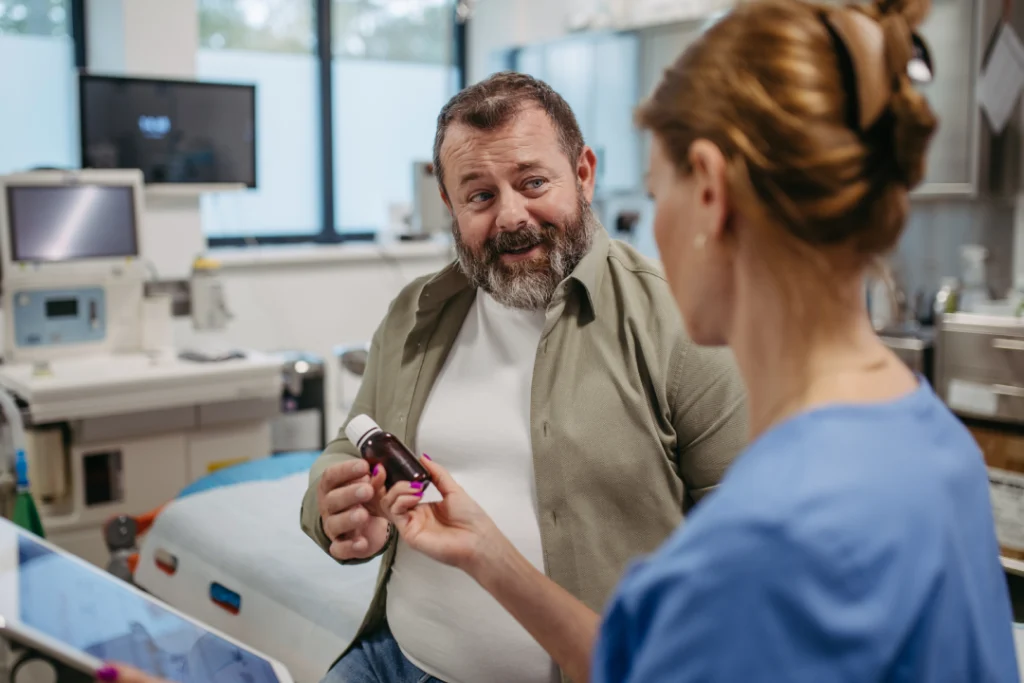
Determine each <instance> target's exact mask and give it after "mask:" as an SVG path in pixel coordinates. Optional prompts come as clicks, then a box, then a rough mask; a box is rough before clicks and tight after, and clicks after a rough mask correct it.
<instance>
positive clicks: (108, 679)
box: [96, 666, 117, 683]
mask: <svg viewBox="0 0 1024 683" xmlns="http://www.w3.org/2000/svg"><path fill="white" fill-rule="evenodd" d="M96 678H98V679H100V680H101V681H103V683H114V681H116V680H117V669H115V668H114V667H112V666H104V667H101V668H99V669H97V670H96Z"/></svg>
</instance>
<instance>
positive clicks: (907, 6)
mask: <svg viewBox="0 0 1024 683" xmlns="http://www.w3.org/2000/svg"><path fill="white" fill-rule="evenodd" d="M930 9H931V1H930V0H877V2H876V4H875V12H876V13H877V14H876V19H877V20H878V22H879V23H880V24H881V26H882V32H883V34H884V36H885V56H886V65H887V67H888V69H889V73H890V74H891V75H892V77H893V79H894V83H893V92H892V96H891V99H890V100H889V111H890V113H891V115H892V154H893V160H894V161H895V163H896V169H897V171H898V173H897V178H898V179H899V180H900V182H902V183H903V184H905V185H906V186H907V187H908V188H911V189H912V188H914V187H916V186H917V185H918V183H920V182H921V180H922V179H923V178H924V172H925V160H926V155H927V151H928V142H929V141H930V140H931V137H932V135H933V133H934V132H935V127H936V125H937V120H936V118H935V114H934V113H933V112H932V109H931V107H930V106H929V104H928V100H927V99H925V97H924V95H922V94H921V93H920V92H919V91H918V90H917V89H916V88H915V87H914V84H913V83H911V81H910V76H909V75H908V74H907V66H908V64H909V63H910V59H911V58H912V57H913V55H914V43H913V40H914V34H913V29H914V28H915V27H916V26H919V25H920V24H921V22H923V21H924V19H925V17H926V16H927V15H928V11H929V10H930Z"/></svg>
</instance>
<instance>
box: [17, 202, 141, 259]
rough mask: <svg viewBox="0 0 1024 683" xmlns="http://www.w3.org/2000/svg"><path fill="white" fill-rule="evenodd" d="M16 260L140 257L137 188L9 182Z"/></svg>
mask: <svg viewBox="0 0 1024 683" xmlns="http://www.w3.org/2000/svg"><path fill="white" fill-rule="evenodd" d="M7 219H8V224H9V225H10V231H11V234H10V236H11V260H12V261H71V260H76V259H89V258H114V257H120V256H138V254H139V245H138V239H137V234H136V226H135V197H134V194H133V188H132V187H128V186H120V185H8V186H7Z"/></svg>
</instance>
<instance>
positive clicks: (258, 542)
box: [134, 453, 378, 683]
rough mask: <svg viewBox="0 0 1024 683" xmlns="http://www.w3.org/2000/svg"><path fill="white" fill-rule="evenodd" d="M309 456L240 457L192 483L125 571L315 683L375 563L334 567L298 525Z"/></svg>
mask: <svg viewBox="0 0 1024 683" xmlns="http://www.w3.org/2000/svg"><path fill="white" fill-rule="evenodd" d="M317 455H318V454H316V453H297V454H289V455H283V456H276V457H272V458H266V459H262V460H258V461H253V462H248V463H245V464H242V465H237V466H234V467H230V468H227V469H224V470H219V471H217V472H214V473H213V474H211V475H209V476H207V477H205V478H203V479H201V480H199V481H198V482H196V483H195V484H193V485H192V486H190V487H189V488H187V489H186V490H185V491H183V492H182V494H181V495H180V496H179V497H178V498H176V499H175V500H174V501H172V502H171V503H169V504H168V505H166V506H165V507H163V508H162V509H161V510H160V512H159V514H158V515H157V516H156V518H155V521H154V522H153V524H152V526H151V527H150V528H149V530H148V532H147V533H146V534H145V536H144V537H143V540H142V543H141V545H140V549H139V557H138V564H137V566H136V568H135V572H134V577H135V581H136V583H138V584H139V586H140V587H142V588H143V589H145V590H147V591H149V592H150V593H152V594H153V595H155V596H157V597H159V598H160V599H162V600H164V601H165V602H167V603H169V604H171V605H173V606H174V607H177V608H179V609H181V610H182V611H184V612H186V613H188V614H191V615H192V616H195V617H196V618H198V619H200V620H202V621H204V622H206V623H208V624H210V625H211V626H214V627H215V628H218V629H221V630H222V631H224V632H226V633H228V634H229V635H231V636H234V637H235V638H238V639H239V640H241V641H242V642H245V643H247V644H249V645H251V646H252V647H254V648H256V649H258V650H261V651H263V652H266V653H267V654H268V655H270V656H271V657H275V658H277V659H278V660H280V661H281V662H282V663H284V664H285V665H286V666H287V667H288V669H289V670H290V671H291V673H292V675H293V676H294V677H295V679H296V681H299V682H301V683H315V682H316V681H319V680H320V679H321V678H322V677H323V675H324V674H325V673H326V672H327V670H328V668H329V667H330V665H331V663H332V662H333V661H334V660H335V659H336V658H337V656H338V655H339V654H341V651H342V650H343V649H344V648H345V646H346V645H347V644H348V643H349V642H350V641H351V639H352V638H353V637H354V636H355V633H356V630H357V628H358V627H359V624H360V622H361V620H362V618H363V615H364V613H365V611H366V608H367V607H368V605H369V602H370V599H371V597H372V594H373V588H374V585H375V582H376V578H377V569H378V561H373V562H370V563H368V564H364V565H355V566H345V567H341V566H339V565H338V564H337V563H336V562H334V561H333V560H332V559H331V558H330V557H328V556H327V555H326V554H325V553H324V552H323V551H322V550H320V548H318V547H317V546H316V545H315V544H314V543H313V542H312V541H311V540H310V539H309V538H307V537H306V536H305V535H304V534H303V532H302V530H301V529H300V528H299V506H300V503H301V500H302V495H303V493H304V492H305V490H306V485H307V481H308V480H307V477H308V471H309V468H310V466H311V465H312V463H313V460H315V459H316V456H317Z"/></svg>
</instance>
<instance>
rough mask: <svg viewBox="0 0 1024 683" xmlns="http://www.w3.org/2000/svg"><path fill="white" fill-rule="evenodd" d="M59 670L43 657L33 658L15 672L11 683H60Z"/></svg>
mask: <svg viewBox="0 0 1024 683" xmlns="http://www.w3.org/2000/svg"><path fill="white" fill-rule="evenodd" d="M57 678H58V676H57V669H56V667H54V665H53V664H52V663H51V662H49V661H47V660H45V659H43V658H42V657H33V658H31V659H29V660H27V661H25V662H24V663H22V664H21V666H19V667H18V668H17V669H15V671H14V677H13V678H12V680H11V683H58V682H57Z"/></svg>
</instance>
